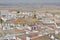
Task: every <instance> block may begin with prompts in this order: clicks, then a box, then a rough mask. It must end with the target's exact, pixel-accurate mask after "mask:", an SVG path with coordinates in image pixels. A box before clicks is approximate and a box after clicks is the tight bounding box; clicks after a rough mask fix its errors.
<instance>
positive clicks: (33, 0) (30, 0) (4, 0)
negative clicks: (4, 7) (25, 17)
mask: <svg viewBox="0 0 60 40" xmlns="http://www.w3.org/2000/svg"><path fill="white" fill-rule="evenodd" d="M20 3H23V4H42V3H56V4H60V0H0V4H20Z"/></svg>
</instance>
